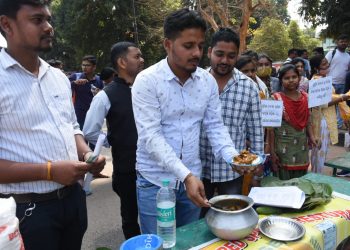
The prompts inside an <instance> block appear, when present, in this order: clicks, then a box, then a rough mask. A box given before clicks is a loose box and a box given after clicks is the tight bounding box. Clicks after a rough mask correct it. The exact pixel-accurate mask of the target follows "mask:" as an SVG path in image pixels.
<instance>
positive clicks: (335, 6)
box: [299, 0, 350, 38]
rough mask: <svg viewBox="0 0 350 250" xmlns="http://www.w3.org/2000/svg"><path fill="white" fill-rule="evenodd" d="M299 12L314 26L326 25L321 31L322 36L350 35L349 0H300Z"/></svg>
mask: <svg viewBox="0 0 350 250" xmlns="http://www.w3.org/2000/svg"><path fill="white" fill-rule="evenodd" d="M299 12H300V14H302V15H303V16H304V18H305V20H307V21H309V22H311V23H312V24H313V25H314V26H317V25H327V28H326V29H324V30H323V32H322V35H323V36H324V37H326V36H327V37H333V38H336V37H337V36H338V35H339V34H342V33H346V34H348V35H350V1H349V0H302V1H301V7H300V9H299Z"/></svg>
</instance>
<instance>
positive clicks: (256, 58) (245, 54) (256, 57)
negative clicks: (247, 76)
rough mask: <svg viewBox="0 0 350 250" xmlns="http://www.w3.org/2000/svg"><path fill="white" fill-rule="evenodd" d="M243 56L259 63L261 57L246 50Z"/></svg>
mask: <svg viewBox="0 0 350 250" xmlns="http://www.w3.org/2000/svg"><path fill="white" fill-rule="evenodd" d="M241 55H242V56H250V57H251V58H252V59H253V60H256V61H258V60H259V55H258V53H256V52H255V51H253V50H246V51H244V52H243V53H242V54H241Z"/></svg>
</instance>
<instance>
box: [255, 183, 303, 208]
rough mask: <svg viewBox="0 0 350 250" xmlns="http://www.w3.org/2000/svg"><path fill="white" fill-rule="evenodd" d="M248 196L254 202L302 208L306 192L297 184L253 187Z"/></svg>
mask: <svg viewBox="0 0 350 250" xmlns="http://www.w3.org/2000/svg"><path fill="white" fill-rule="evenodd" d="M248 196H249V197H250V198H252V199H253V200H254V204H258V205H266V206H273V207H289V208H296V209H300V208H301V206H302V205H303V204H304V201H305V193H304V192H303V191H302V190H301V189H300V188H298V187H296V186H284V187H253V188H252V189H251V190H250V193H249V195H248Z"/></svg>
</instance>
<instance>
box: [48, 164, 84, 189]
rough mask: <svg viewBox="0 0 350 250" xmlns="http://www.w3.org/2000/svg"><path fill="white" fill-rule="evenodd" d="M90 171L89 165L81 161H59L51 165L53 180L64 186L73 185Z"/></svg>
mask: <svg viewBox="0 0 350 250" xmlns="http://www.w3.org/2000/svg"><path fill="white" fill-rule="evenodd" d="M88 170H89V164H87V163H85V162H80V161H57V162H52V164H51V176H52V180H53V181H55V182H58V183H60V184H62V185H72V184H74V183H76V182H77V181H78V180H80V179H84V175H85V174H86V172H88Z"/></svg>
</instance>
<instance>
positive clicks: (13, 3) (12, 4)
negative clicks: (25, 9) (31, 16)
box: [0, 0, 51, 36]
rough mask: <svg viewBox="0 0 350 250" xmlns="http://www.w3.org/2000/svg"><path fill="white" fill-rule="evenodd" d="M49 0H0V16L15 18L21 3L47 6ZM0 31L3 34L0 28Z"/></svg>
mask: <svg viewBox="0 0 350 250" xmlns="http://www.w3.org/2000/svg"><path fill="white" fill-rule="evenodd" d="M50 3H51V0H0V16H7V17H10V18H12V19H16V16H17V12H18V11H19V9H20V8H21V7H22V5H30V6H34V7H40V6H49V5H50ZM0 32H1V34H2V35H3V36H5V32H4V31H3V30H2V29H1V28H0Z"/></svg>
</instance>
